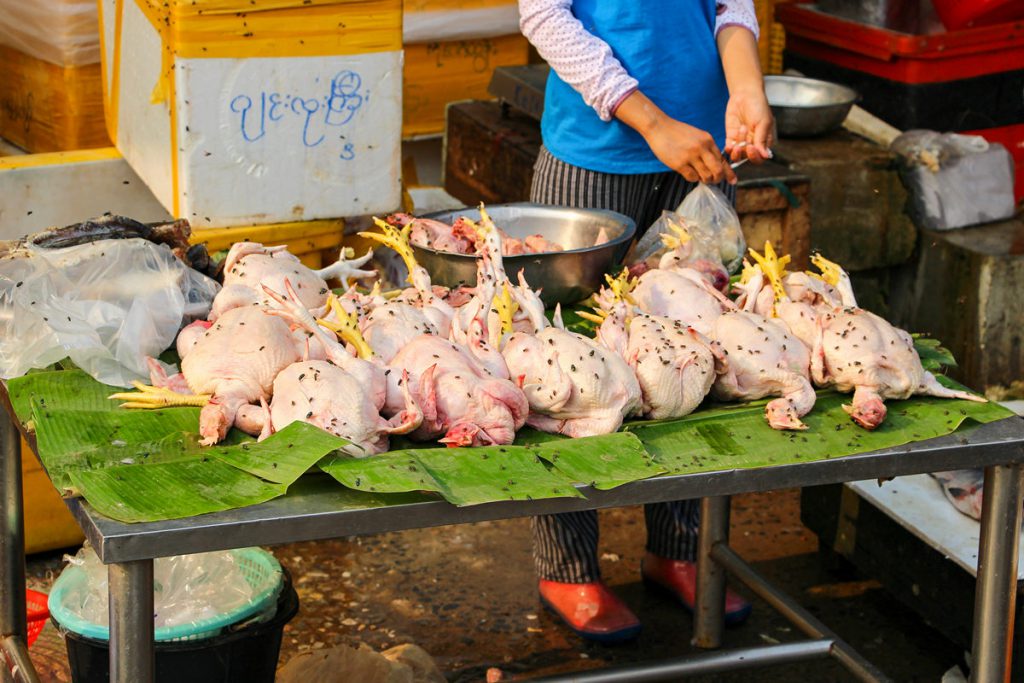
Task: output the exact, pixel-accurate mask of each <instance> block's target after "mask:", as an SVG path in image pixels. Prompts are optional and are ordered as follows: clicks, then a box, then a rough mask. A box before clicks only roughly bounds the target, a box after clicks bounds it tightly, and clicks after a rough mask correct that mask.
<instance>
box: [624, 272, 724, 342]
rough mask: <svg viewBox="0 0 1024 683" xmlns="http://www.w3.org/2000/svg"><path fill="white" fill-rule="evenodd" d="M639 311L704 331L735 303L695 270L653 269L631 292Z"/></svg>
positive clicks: (708, 329)
mask: <svg viewBox="0 0 1024 683" xmlns="http://www.w3.org/2000/svg"><path fill="white" fill-rule="evenodd" d="M631 295H632V299H633V301H634V302H635V303H636V305H637V306H638V307H639V308H640V310H641V311H643V312H644V313H647V314H650V315H658V316H662V317H665V318H669V319H671V320H678V321H680V322H681V323H684V324H686V325H689V326H690V327H692V328H693V329H695V330H697V331H698V332H700V333H702V334H708V333H709V332H710V331H711V327H712V326H713V325H714V323H715V320H716V319H717V318H718V316H720V315H722V312H723V311H728V310H733V309H735V308H736V305H735V304H734V303H733V302H732V301H730V300H729V299H728V298H727V297H726V296H725V295H724V294H722V293H721V292H719V291H718V290H717V289H715V288H714V287H713V286H711V284H710V283H708V281H707V279H705V278H704V276H703V275H701V274H700V273H699V272H697V271H695V270H692V269H690V268H679V269H671V270H666V269H662V268H655V269H654V270H649V271H647V272H646V273H644V274H643V275H641V276H640V278H639V281H638V282H637V285H636V288H635V289H634V290H633V291H632V293H631Z"/></svg>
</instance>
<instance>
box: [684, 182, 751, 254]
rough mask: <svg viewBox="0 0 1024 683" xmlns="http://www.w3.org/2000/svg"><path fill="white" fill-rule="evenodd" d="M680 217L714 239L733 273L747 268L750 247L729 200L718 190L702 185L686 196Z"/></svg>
mask: <svg viewBox="0 0 1024 683" xmlns="http://www.w3.org/2000/svg"><path fill="white" fill-rule="evenodd" d="M676 213H678V214H679V215H680V216H682V217H683V218H685V219H686V220H687V223H688V224H693V225H696V226H698V227H699V228H702V229H704V230H706V231H707V232H709V233H710V234H711V235H713V239H714V240H715V242H717V244H718V251H719V256H720V257H721V261H722V263H723V264H724V265H725V267H726V269H727V270H728V271H729V272H730V273H735V272H736V271H738V270H739V269H740V266H741V265H742V264H743V254H744V253H745V252H746V250H747V243H746V241H744V239H743V229H742V228H741V227H740V217H739V216H738V215H737V214H736V210H735V209H734V208H732V204H731V203H730V202H729V200H728V199H727V198H726V196H725V195H724V194H723V193H722V191H721V190H719V189H718V188H717V187H713V186H711V185H705V184H703V183H701V184H700V185H698V186H697V187H696V188H695V189H694V190H693V191H692V192H690V194H688V195H686V198H685V199H684V200H683V203H682V204H680V205H679V208H678V209H676Z"/></svg>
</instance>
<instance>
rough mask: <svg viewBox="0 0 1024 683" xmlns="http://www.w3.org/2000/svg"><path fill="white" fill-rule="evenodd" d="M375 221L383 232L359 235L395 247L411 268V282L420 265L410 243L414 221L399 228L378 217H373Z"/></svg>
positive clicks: (407, 266)
mask: <svg viewBox="0 0 1024 683" xmlns="http://www.w3.org/2000/svg"><path fill="white" fill-rule="evenodd" d="M373 222H374V223H375V224H376V225H377V227H378V228H380V229H381V232H361V233H359V236H360V237H365V238H367V239H371V240H373V241H375V242H380V243H381V244H383V245H384V246H385V247H390V248H392V249H394V250H395V252H396V253H397V254H398V255H399V256H401V257H402V260H403V261H404V262H405V266H406V268H408V269H409V282H410V283H411V282H412V274H413V272H414V271H415V270H416V268H418V267H419V264H418V263H417V262H416V256H415V254H413V251H412V245H411V244H409V233H410V232H411V231H412V223H411V222H410V223H409V224H408V225H406V226H405V227H404V228H402V229H401V230H399V229H398V228H396V227H394V226H393V225H389V224H387V223H385V222H384V221H382V220H381V219H379V218H376V217H375V218H374V219H373Z"/></svg>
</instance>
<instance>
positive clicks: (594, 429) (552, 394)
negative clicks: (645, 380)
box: [499, 281, 642, 437]
mask: <svg viewBox="0 0 1024 683" xmlns="http://www.w3.org/2000/svg"><path fill="white" fill-rule="evenodd" d="M503 289H504V295H503V296H502V297H501V299H500V300H499V302H505V303H504V304H503V305H500V306H499V311H500V313H501V315H502V318H503V323H504V330H505V335H504V336H503V340H502V350H501V353H502V355H503V356H504V357H505V362H506V363H507V365H508V369H509V372H510V373H511V375H512V377H513V378H514V379H515V380H516V381H517V382H518V383H519V385H520V386H522V388H523V391H524V392H525V393H526V397H527V399H528V400H529V402H530V417H529V418H527V424H529V425H530V426H531V427H534V428H536V429H539V430H541V431H545V432H551V433H555V434H565V435H566V436H571V437H581V436H593V435H597V434H610V433H612V432H614V431H616V430H618V428H619V427H620V426H621V425H622V421H623V420H624V419H625V418H626V417H629V416H631V415H635V414H637V412H638V411H639V410H640V408H641V405H642V394H641V390H640V383H639V382H638V381H637V378H636V375H635V374H633V370H632V369H631V368H630V367H629V365H628V364H627V363H626V361H625V359H623V358H622V356H620V355H619V354H617V353H615V352H614V351H611V350H610V349H608V348H606V347H604V346H603V345H601V344H599V343H598V342H596V341H595V340H593V339H590V338H588V337H584V336H583V335H581V334H576V333H574V332H569V331H567V330H566V329H564V327H563V325H562V324H561V315H560V314H559V311H558V309H556V315H555V325H554V326H551V325H550V324H549V323H548V321H547V318H546V317H545V316H544V315H543V304H542V303H541V302H540V297H538V296H537V295H536V293H535V292H532V291H531V290H529V289H528V287H525V281H524V289H525V290H526V291H520V290H517V291H516V292H515V295H514V296H515V300H516V301H515V303H516V304H517V305H518V306H520V307H521V308H524V309H526V310H527V311H529V312H531V315H530V318H531V321H532V322H533V324H534V331H533V332H532V333H529V332H514V331H512V311H511V310H510V307H509V306H508V305H507V302H508V301H509V300H510V299H512V298H513V296H512V293H511V289H510V288H509V287H508V286H507V285H506V286H505V287H504V288H503Z"/></svg>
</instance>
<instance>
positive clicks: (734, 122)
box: [715, 0, 773, 163]
mask: <svg viewBox="0 0 1024 683" xmlns="http://www.w3.org/2000/svg"><path fill="white" fill-rule="evenodd" d="M718 6H719V13H718V20H717V22H716V25H715V32H716V37H717V41H718V52H719V54H720V55H721V58H722V68H723V70H724V71H725V80H726V83H728V85H729V104H728V106H727V107H726V111H725V138H726V141H725V152H726V153H727V154H730V155H731V156H732V158H733V159H739V158H741V157H743V156H744V155H746V156H748V157H749V158H750V160H751V161H753V162H755V163H757V162H761V161H763V160H765V159H767V158H769V155H770V152H769V151H768V148H769V147H770V146H771V144H772V128H773V119H772V111H771V108H770V107H769V106H768V99H767V98H766V97H765V94H764V77H763V76H762V75H761V63H760V58H759V57H758V52H757V37H758V28H757V15H756V14H755V12H754V4H753V2H752V0H721V1H720V2H719V3H718ZM744 142H745V143H746V146H745V147H740V146H739V145H740V143H744Z"/></svg>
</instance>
